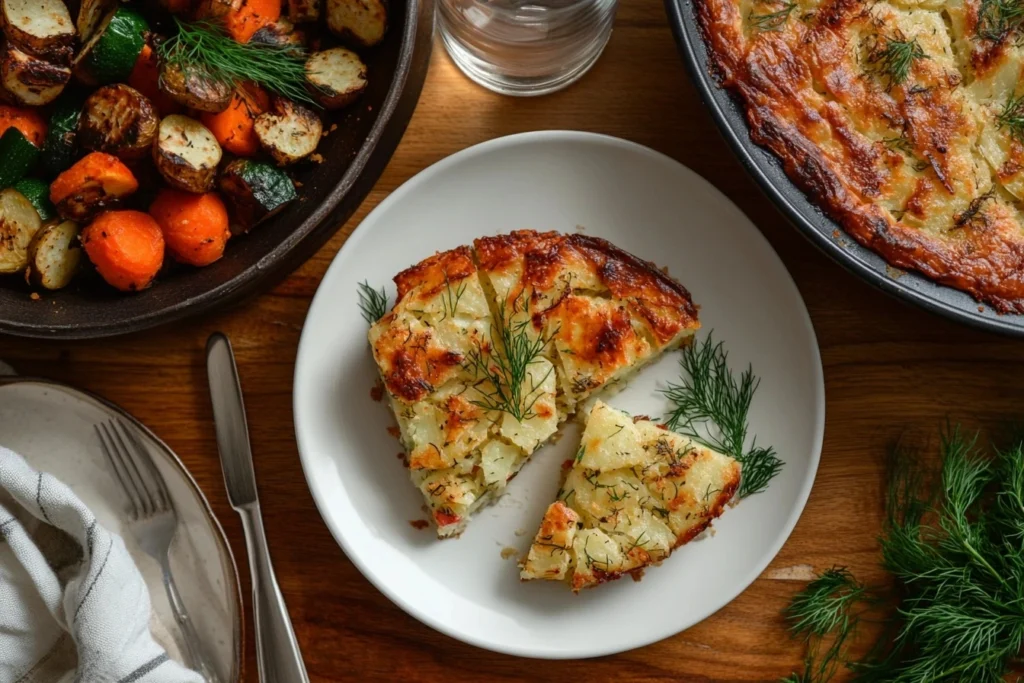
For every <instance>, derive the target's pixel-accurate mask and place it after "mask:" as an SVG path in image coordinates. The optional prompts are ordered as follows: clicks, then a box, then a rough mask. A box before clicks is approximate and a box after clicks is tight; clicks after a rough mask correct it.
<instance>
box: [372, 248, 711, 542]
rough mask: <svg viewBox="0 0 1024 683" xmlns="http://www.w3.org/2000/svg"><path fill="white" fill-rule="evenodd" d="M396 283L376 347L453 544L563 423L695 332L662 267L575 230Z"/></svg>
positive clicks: (458, 259) (445, 258)
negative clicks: (394, 297)
mask: <svg viewBox="0 0 1024 683" xmlns="http://www.w3.org/2000/svg"><path fill="white" fill-rule="evenodd" d="M474 247H475V249H471V248H470V247H468V246H462V247H458V248H456V249H452V250H450V251H446V252H441V253H438V254H435V255H434V256H431V257H430V258H428V259H426V260H424V261H422V262H420V263H419V264H417V265H415V266H413V267H411V268H409V269H407V270H405V271H403V272H402V273H399V274H398V275H397V276H396V277H395V283H396V285H397V287H398V296H397V301H396V303H395V306H394V308H392V310H391V311H390V312H389V313H387V314H386V315H384V316H383V317H382V318H381V319H380V320H379V321H377V322H376V323H375V324H374V325H372V326H371V328H370V332H369V341H370V345H371V347H372V349H373V356H374V360H375V361H376V363H377V367H378V369H379V371H380V374H381V377H382V379H383V381H384V386H385V388H386V390H387V393H388V397H389V399H390V402H391V406H392V408H393V410H394V413H395V417H396V419H397V420H398V425H399V429H400V430H401V439H402V444H403V446H404V447H405V449H406V453H407V456H408V461H409V468H410V471H411V473H412V479H413V483H414V484H415V485H416V486H417V487H418V488H419V489H420V491H421V492H422V493H423V495H424V497H425V498H426V500H427V504H428V505H429V507H430V511H431V514H432V517H433V519H434V521H435V522H436V524H437V530H438V535H439V536H441V537H447V536H452V535H457V534H459V533H461V531H462V530H463V529H464V527H465V524H466V521H467V520H468V519H469V518H470V516H471V515H472V514H473V513H474V512H475V511H476V510H477V509H478V508H480V507H481V506H483V505H486V504H487V503H489V502H493V500H494V499H495V498H496V497H497V496H498V495H500V494H501V492H502V490H503V489H504V488H505V485H506V483H507V482H508V480H509V479H511V478H512V477H513V476H515V475H516V473H517V472H519V470H520V469H521V468H522V467H523V465H524V464H525V463H526V461H527V460H528V459H529V457H530V455H531V454H532V453H533V452H534V451H535V450H536V449H537V448H538V447H539V446H540V445H541V444H543V443H544V442H546V441H547V440H548V439H549V438H551V436H552V435H554V433H555V432H556V430H557V429H558V426H559V424H561V423H562V422H564V421H565V420H566V419H568V418H569V417H570V415H572V414H573V413H574V412H575V411H576V409H577V407H578V406H579V405H581V404H582V402H583V401H584V400H585V399H587V398H588V397H590V396H591V395H593V394H594V393H595V392H597V391H599V390H602V389H606V388H609V387H611V386H613V385H615V384H617V383H619V382H622V381H623V380H625V379H626V378H627V377H628V376H629V375H630V374H631V373H633V372H635V371H636V370H637V369H638V368H639V367H641V366H642V365H644V364H645V363H647V362H649V361H650V360H652V359H653V358H655V357H657V356H658V355H660V354H661V353H662V352H664V351H665V350H668V349H671V348H674V347H677V346H679V345H680V344H682V343H684V342H685V341H688V340H689V339H690V338H691V337H692V335H693V333H694V332H695V331H696V330H697V328H698V327H699V326H700V323H699V322H698V321H697V309H696V307H695V306H694V305H693V302H692V301H691V298H690V295H689V293H688V292H687V291H686V289H685V288H683V287H682V285H680V284H679V283H677V282H675V281H674V280H672V279H671V278H669V277H668V276H667V275H665V274H664V273H662V272H661V271H660V270H658V268H657V267H656V266H654V265H653V264H651V263H648V262H646V261H642V260H640V259H638V258H636V257H634V256H632V255H630V254H628V253H626V252H624V251H622V250H620V249H618V248H616V247H614V246H613V245H611V244H609V243H608V242H606V241H604V240H601V239H598V238H594V237H588V236H585V235H580V234H573V235H561V234H558V233H553V232H549V233H537V232H533V231H517V232H513V233H511V234H509V235H499V236H496V237H489V238H484V239H480V240H477V241H476V243H475V244H474Z"/></svg>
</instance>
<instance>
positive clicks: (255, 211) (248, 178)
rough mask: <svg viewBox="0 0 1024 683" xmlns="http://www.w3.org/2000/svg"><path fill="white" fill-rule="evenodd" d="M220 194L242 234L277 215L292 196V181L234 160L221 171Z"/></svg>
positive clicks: (272, 170) (255, 164) (269, 168)
mask: <svg viewBox="0 0 1024 683" xmlns="http://www.w3.org/2000/svg"><path fill="white" fill-rule="evenodd" d="M220 190H221V192H223V193H224V198H225V200H227V202H228V204H229V205H230V206H231V209H232V215H233V217H234V219H235V222H236V223H237V224H238V225H239V226H241V228H242V229H243V230H248V229H249V228H251V227H252V226H254V225H256V224H257V223H259V222H260V221H261V220H263V219H264V218H267V217H268V216H272V215H273V214H275V213H277V212H278V211H280V210H281V208H282V207H284V205H285V204H287V203H288V202H290V201H292V200H293V199H295V196H296V195H295V185H294V184H293V183H292V179H291V178H289V177H288V176H287V175H285V173H284V172H283V171H281V170H279V169H276V168H274V167H273V166H270V165H269V164H264V163H262V162H259V161H250V160H249V159H235V160H234V161H232V162H231V163H230V164H228V165H227V167H225V168H224V171H223V173H221V176H220Z"/></svg>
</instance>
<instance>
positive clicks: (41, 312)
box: [0, 0, 434, 339]
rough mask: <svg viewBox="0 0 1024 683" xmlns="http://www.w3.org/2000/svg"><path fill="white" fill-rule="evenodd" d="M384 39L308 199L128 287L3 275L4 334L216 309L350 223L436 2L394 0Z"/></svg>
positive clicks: (329, 121)
mask: <svg viewBox="0 0 1024 683" xmlns="http://www.w3.org/2000/svg"><path fill="white" fill-rule="evenodd" d="M390 22H391V23H390V26H389V28H388V34H387V35H386V36H385V38H384V40H383V41H382V42H381V43H380V44H379V45H377V46H376V47H374V48H371V49H369V50H364V51H362V54H361V56H362V57H363V59H364V61H365V62H366V65H367V71H368V79H367V80H368V86H367V90H366V92H365V93H364V94H363V96H362V97H361V98H360V99H359V100H358V101H357V102H356V103H355V104H353V105H351V106H350V107H348V108H347V109H345V110H343V111H341V112H338V113H336V114H328V115H327V117H326V118H325V131H327V132H328V135H327V137H326V138H325V139H324V140H323V141H322V142H321V144H320V147H319V149H318V150H317V151H318V152H319V153H320V155H321V156H322V157H323V161H322V163H319V164H317V163H307V164H304V165H303V166H302V167H299V168H298V169H297V170H296V172H295V174H294V177H295V179H296V180H297V181H299V182H300V183H301V187H300V189H299V197H300V199H299V200H298V201H297V202H295V203H293V204H292V205H290V206H288V207H286V209H285V210H284V211H282V212H281V213H279V214H277V215H276V216H274V217H273V218H272V219H270V220H267V221H266V222H264V223H261V224H260V225H258V226H256V227H255V228H254V229H253V230H252V231H251V232H250V233H248V234H246V235H244V236H241V237H238V238H236V239H234V240H232V241H231V243H230V244H229V245H228V249H227V251H226V252H225V254H224V258H222V259H221V260H219V261H217V262H216V263H214V264H212V265H210V266H207V267H205V268H184V267H181V268H177V269H171V270H169V271H168V272H166V273H163V274H161V276H160V278H159V279H158V280H157V282H156V283H155V284H154V285H153V286H152V287H150V288H149V289H147V290H145V291H143V292H139V293H137V294H132V295H125V294H122V293H120V292H117V291H115V290H114V289H113V288H111V287H109V286H107V285H105V284H104V283H103V282H102V281H100V280H99V278H98V277H97V276H95V274H89V273H82V274H80V275H79V277H77V278H76V281H75V282H73V283H72V284H71V285H70V286H69V287H68V288H66V289H64V290H61V291H58V292H43V293H41V295H40V296H39V298H38V299H33V298H31V297H30V296H29V295H30V293H31V291H32V290H31V289H30V288H29V287H28V286H27V285H26V284H25V283H24V282H22V281H21V278H19V277H17V276H5V277H3V278H0V332H5V333H9V334H15V335H20V336H26V337H39V338H61V339H83V338H90V337H107V336H113V335H117V334H124V333H127V332H134V331H136V330H141V329H144V328H147V327H153V326H154V325H160V324H163V323H168V322H171V321H173V320H179V319H181V318H184V317H186V316H189V315H193V314H197V313H201V312H204V311H209V310H210V309H212V308H215V307H217V306H223V305H225V304H228V303H231V302H235V301H238V300H239V299H241V298H243V297H245V296H247V295H250V294H253V293H255V292H258V291H261V290H263V289H266V288H268V287H269V286H271V285H272V284H274V283H275V282H277V281H278V280H279V279H280V278H282V277H283V276H284V275H285V274H287V273H289V272H291V271H292V270H294V269H295V268H296V267H298V266H299V264H301V263H302V262H304V261H305V260H307V259H308V258H309V257H310V256H312V255H313V254H314V253H315V252H316V251H317V250H318V249H319V248H320V247H321V246H323V244H324V243H325V242H326V241H327V240H328V239H329V238H330V237H331V235H333V234H334V233H335V232H336V231H337V230H338V228H340V227H341V226H342V224H343V223H344V222H345V220H346V219H347V218H348V217H349V216H351V215H352V213H353V212H354V211H355V210H356V208H357V207H358V206H359V204H360V203H361V202H362V201H363V199H364V198H365V197H366V195H367V194H368V193H369V191H370V189H371V188H372V187H373V185H374V183H376V182H377V179H378V178H379V177H380V174H381V173H382V172H383V171H384V167H385V166H386V165H387V163H388V161H389V160H390V158H391V155H392V154H393V153H394V151H395V148H396V147H397V146H398V141H399V140H400V139H401V137H402V134H403V133H404V132H405V128H406V126H407V125H408V123H409V119H410V118H411V117H412V112H413V109H414V108H415V106H416V101H417V100H418V99H419V95H420V91H421V89H422V88H423V80H424V78H425V76H426V73H427V65H428V63H429V61H430V50H431V47H432V40H433V31H434V0H399V1H398V2H393V3H392V4H391V15H390Z"/></svg>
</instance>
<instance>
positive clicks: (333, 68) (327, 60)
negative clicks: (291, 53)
mask: <svg viewBox="0 0 1024 683" xmlns="http://www.w3.org/2000/svg"><path fill="white" fill-rule="evenodd" d="M306 79H307V80H308V81H309V84H310V85H311V86H312V90H313V93H314V94H315V95H316V97H317V99H318V100H320V103H321V104H322V105H324V106H325V107H327V108H328V109H340V108H341V107H344V106H345V105H347V104H350V103H351V102H352V101H353V100H355V99H356V98H357V97H359V96H360V95H361V94H362V93H363V91H364V90H366V65H365V64H363V61H362V60H361V59H359V55H357V54H356V53H355V52H352V51H351V50H346V49H345V48H343V47H332V48H330V49H328V50H321V51H320V52H314V53H313V54H312V55H311V56H310V58H309V60H308V61H307V62H306Z"/></svg>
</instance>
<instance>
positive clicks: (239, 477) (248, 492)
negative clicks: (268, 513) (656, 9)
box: [206, 332, 259, 510]
mask: <svg viewBox="0 0 1024 683" xmlns="http://www.w3.org/2000/svg"><path fill="white" fill-rule="evenodd" d="M206 359H207V360H206V373H207V378H208V379H209V382H210V400H211V402H212V403H213V423H214V427H215V428H216V430H217V450H218V451H220V464H221V469H222V470H223V471H224V485H225V487H227V490H228V500H229V501H230V502H231V507H233V508H235V509H236V510H238V509H240V508H244V507H246V506H248V505H252V504H254V503H257V502H258V501H259V498H258V497H257V495H256V473H255V471H254V470H253V465H252V448H251V447H250V445H249V426H248V424H247V423H246V420H245V405H244V404H243V403H242V385H241V383H240V382H239V381H238V368H237V367H236V366H235V355H234V353H232V351H231V342H230V341H228V338H227V337H225V336H224V335H223V334H221V333H220V332H215V333H214V334H212V335H210V339H209V340H208V341H207V342H206Z"/></svg>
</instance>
